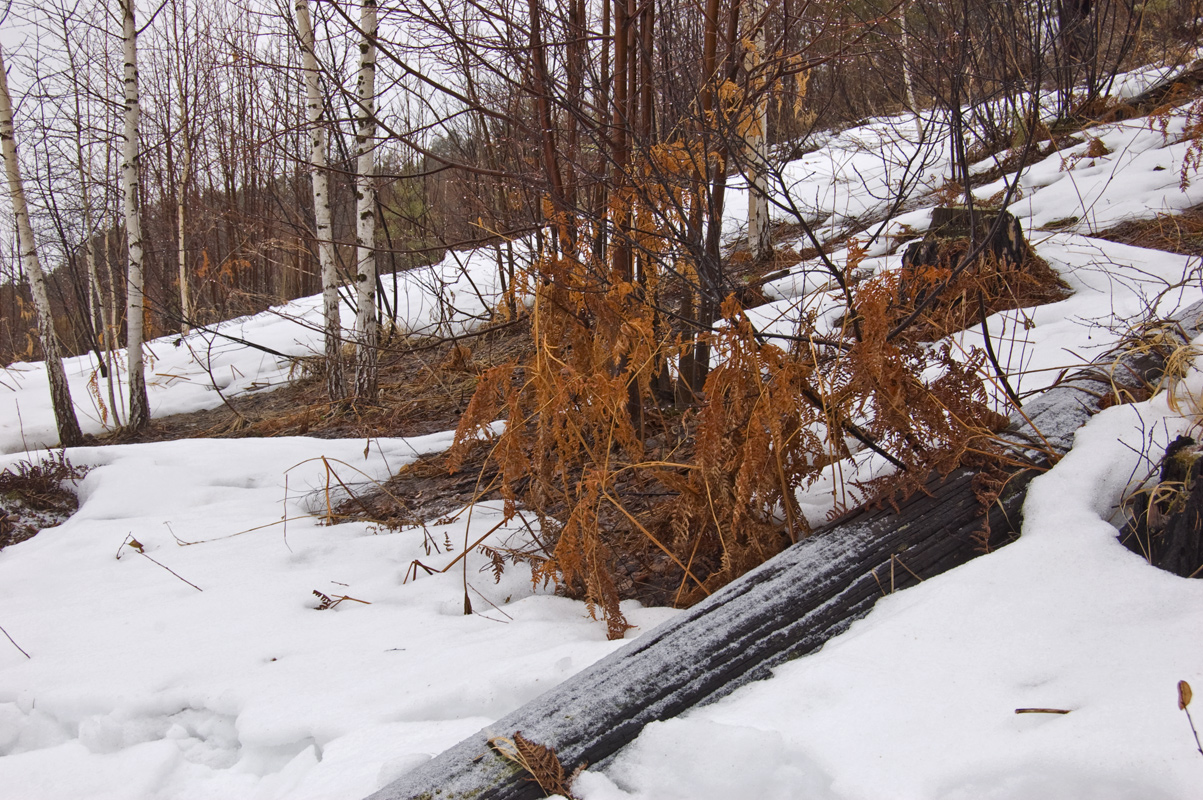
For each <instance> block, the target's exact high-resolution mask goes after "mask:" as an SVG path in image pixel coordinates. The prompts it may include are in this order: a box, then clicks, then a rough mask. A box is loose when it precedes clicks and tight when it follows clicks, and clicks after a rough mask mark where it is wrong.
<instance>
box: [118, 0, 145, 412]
mask: <svg viewBox="0 0 1203 800" xmlns="http://www.w3.org/2000/svg"><path fill="white" fill-rule="evenodd" d="M121 12H122V18H123V25H122V44H123V47H122V53H123V56H124V60H125V76H124V80H125V147H124V149H123V150H122V154H121V182H122V184H123V187H124V194H125V235H126V240H127V241H128V245H129V261H128V270H129V272H128V275H127V277H126V297H125V308H126V350H127V354H128V358H129V423H128V424H129V427H130V428H131V429H132V430H140V429H141V428H144V427H145V426H146V424H147V423H148V422H150V401H149V400H148V399H147V397H146V375H145V374H144V372H143V366H142V314H143V307H144V305H145V303H146V299H145V296H144V295H143V273H142V211H141V208H140V207H139V203H138V184H139V175H138V172H139V160H140V157H141V156H140V153H139V152H138V150H139V146H138V119H139V117H140V116H141V108H140V107H139V104H138V41H137V37H138V29H137V27H136V26H135V23H134V0H121Z"/></svg>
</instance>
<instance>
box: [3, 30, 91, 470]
mask: <svg viewBox="0 0 1203 800" xmlns="http://www.w3.org/2000/svg"><path fill="white" fill-rule="evenodd" d="M0 149H2V150H3V153H4V171H5V174H6V175H7V177H8V192H9V197H10V198H11V200H12V207H13V216H14V217H15V218H16V223H17V249H18V251H19V252H20V255H21V263H22V265H23V266H24V267H25V274H26V275H28V276H29V288H30V294H31V295H32V297H33V307H34V317H35V320H36V323H37V328H38V338H39V340H40V341H41V344H42V355H43V357H44V358H45V359H46V374H47V375H48V376H49V379H50V399H51V402H52V403H53V406H54V419H55V422H56V424H57V426H58V437H59V444H60V445H61V446H62V447H74V446H75V445H78V444H80V443H81V442H82V440H83V434H82V433H81V432H80V429H79V421H78V420H77V419H76V418H75V406H74V405H73V404H72V402H71V389H70V386H68V384H67V375H66V373H65V372H64V371H63V362H62V359H61V358H60V357H59V344H58V337H57V336H56V335H55V332H54V317H53V315H52V314H51V311H50V298H49V297H48V296H47V293H46V278H45V276H44V275H43V274H42V265H41V263H40V262H39V261H38V251H37V245H36V243H35V241H34V237H33V226H32V225H30V222H29V207H28V205H27V204H26V202H25V187H24V186H23V185H22V183H21V166H20V164H19V163H18V161H17V142H16V137H15V130H14V127H13V103H12V96H11V95H10V94H9V91H8V72H7V70H6V68H5V65H4V54H3V52H0Z"/></svg>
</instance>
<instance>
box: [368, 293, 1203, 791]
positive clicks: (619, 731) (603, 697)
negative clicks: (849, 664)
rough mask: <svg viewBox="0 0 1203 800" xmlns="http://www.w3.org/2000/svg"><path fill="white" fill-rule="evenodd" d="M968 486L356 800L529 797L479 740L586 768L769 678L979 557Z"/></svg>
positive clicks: (735, 595)
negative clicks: (502, 740) (509, 741)
mask: <svg viewBox="0 0 1203 800" xmlns="http://www.w3.org/2000/svg"><path fill="white" fill-rule="evenodd" d="M1178 322H1179V324H1180V326H1181V329H1182V332H1183V333H1184V334H1185V335H1186V337H1187V338H1188V339H1189V338H1191V337H1193V336H1195V335H1197V334H1198V332H1199V330H1200V326H1201V325H1203V304H1196V305H1195V306H1192V307H1191V308H1190V309H1188V310H1187V311H1185V312H1183V313H1182V314H1181V315H1179V317H1178ZM1163 338H1164V337H1163ZM1166 355H1167V353H1166V352H1165V351H1164V350H1158V349H1156V348H1149V347H1144V348H1129V349H1128V354H1127V355H1124V356H1119V357H1118V358H1117V355H1116V354H1115V353H1111V354H1108V355H1107V356H1105V357H1104V358H1101V359H1099V360H1098V361H1096V362H1095V364H1094V365H1092V366H1091V367H1088V368H1086V369H1084V370H1082V371H1081V372H1079V373H1077V374H1075V375H1073V376H1071V377H1069V378H1068V379H1066V380H1064V381H1062V382H1061V383H1060V384H1059V385H1057V386H1056V387H1054V388H1052V389H1050V390H1048V391H1047V392H1045V393H1043V394H1042V395H1041V396H1039V397H1038V398H1035V399H1033V400H1031V401H1029V402H1028V403H1027V404H1026V405H1025V406H1024V409H1023V414H1022V415H1017V417H1016V418H1015V421H1014V422H1013V424H1012V426H1011V429H1010V433H1009V434H1007V435H1008V437H1009V438H1011V439H1012V440H1014V441H1016V442H1020V441H1034V442H1036V443H1038V444H1040V445H1043V446H1045V448H1046V450H1047V451H1051V452H1054V453H1056V454H1060V453H1063V452H1065V451H1066V450H1068V448H1069V446H1070V444H1071V443H1072V440H1073V436H1074V433H1075V431H1077V429H1078V428H1079V427H1080V426H1081V425H1082V424H1083V423H1085V422H1086V420H1087V419H1088V418H1089V417H1090V415H1091V414H1093V413H1095V412H1096V411H1097V410H1098V409H1099V408H1100V407H1101V406H1103V405H1108V404H1111V403H1112V402H1113V401H1114V398H1117V397H1123V396H1124V395H1126V394H1138V393H1139V392H1140V390H1141V389H1142V388H1143V387H1145V386H1147V385H1148V383H1149V382H1150V381H1151V380H1152V381H1154V382H1155V379H1156V377H1157V376H1158V375H1159V374H1160V370H1161V366H1162V365H1163V364H1164V358H1165V356H1166ZM1037 431H1038V433H1036V432H1037ZM1027 452H1029V453H1030V452H1031V450H1028V451H1027ZM1029 458H1030V456H1029ZM1047 463H1048V456H1047V455H1042V456H1039V457H1037V458H1036V459H1035V462H1034V463H1033V464H1032V466H1031V467H1028V468H1024V469H1017V470H1016V471H1015V472H1014V474H1013V476H1012V477H1011V479H1010V480H1008V481H1007V482H1006V488H1005V491H1004V493H1003V494H1002V496H1000V497H999V498H998V500H997V501H996V502H995V503H993V504H992V505H991V507H990V509H989V517H988V521H989V530H990V531H991V532H992V536H991V541H992V542H999V541H1002V540H1004V539H1006V538H1009V537H1011V536H1013V535H1014V534H1015V533H1017V532H1018V530H1019V522H1020V520H1019V515H1020V508H1021V505H1022V502H1023V498H1024V496H1025V494H1026V488H1027V484H1028V482H1029V481H1030V480H1031V478H1032V477H1033V476H1034V475H1035V474H1037V473H1038V472H1039V471H1040V470H1041V469H1042V468H1043V467H1044V466H1046V465H1047ZM973 478H974V474H973V473H971V472H969V471H965V470H962V471H958V472H954V473H953V474H951V475H949V476H948V477H947V478H944V479H940V478H939V477H938V476H936V477H933V479H932V480H931V481H930V482H929V484H928V486H927V492H926V493H922V492H921V493H917V494H916V495H915V496H913V497H911V498H910V499H909V500H907V501H906V502H905V503H902V504H901V506H900V507H899V509H898V510H897V511H895V510H894V509H893V508H890V507H885V508H866V509H860V510H858V511H855V512H852V513H850V514H849V515H847V516H845V517H844V518H842V519H840V520H837V521H836V522H833V523H832V524H830V525H828V526H826V527H825V528H823V529H821V530H819V531H816V532H815V533H814V534H813V535H812V536H810V537H808V538H806V539H804V540H803V541H801V542H799V543H798V544H796V545H794V546H793V547H791V548H789V549H788V550H786V551H785V552H783V553H781V554H780V555H778V556H777V557H776V558H774V559H772V560H771V561H769V562H767V563H765V564H763V565H761V566H760V567H758V568H757V569H755V570H753V571H751V572H749V573H748V574H747V575H744V576H743V577H742V578H740V579H739V580H736V581H734V582H732V583H731V584H729V585H728V586H726V587H725V588H724V589H722V590H721V591H719V592H716V593H715V594H714V595H713V596H711V597H709V598H707V599H706V600H705V601H703V602H701V603H699V604H698V605H696V606H694V607H693V608H691V609H689V610H688V611H686V612H684V613H682V614H681V615H680V616H678V617H676V618H674V619H673V620H671V621H669V622H667V623H665V624H664V625H661V626H660V627H658V628H656V629H655V630H653V631H651V632H649V633H647V634H645V635H643V636H641V637H640V638H638V639H636V640H635V641H633V642H631V643H630V644H629V645H627V646H625V647H623V648H622V649H621V650H618V651H617V652H615V653H613V654H611V655H610V656H608V657H606V658H604V659H602V660H601V661H599V662H598V663H596V664H594V665H593V666H592V667H590V668H589V669H586V670H584V671H583V672H581V673H580V674H578V675H576V676H574V677H572V678H569V679H568V680H566V681H564V682H563V683H562V684H560V685H559V686H557V687H555V688H554V689H551V690H550V691H548V692H547V693H545V694H543V695H541V696H540V697H538V698H536V699H535V700H533V701H531V702H530V703H528V704H526V705H525V706H523V707H521V708H519V709H517V710H516V711H514V712H512V713H511V714H509V715H507V716H505V717H504V718H502V719H500V720H498V721H497V722H496V723H495V724H493V725H492V726H490V727H489V728H487V729H485V730H482V731H480V732H479V733H477V734H475V735H474V736H471V737H469V738H468V739H465V740H464V741H462V742H460V743H459V744H458V745H456V746H454V747H452V748H451V749H449V750H447V751H445V752H443V753H442V754H441V755H439V756H437V757H436V758H434V759H432V760H431V761H428V762H426V763H425V764H423V765H421V766H419V767H417V768H416V769H414V770H412V771H410V772H408V773H406V774H405V775H403V776H401V777H400V778H398V779H397V780H395V781H393V782H392V783H391V784H389V785H388V786H386V787H384V788H383V789H381V790H380V791H378V792H376V793H375V794H373V795H371V797H370V798H369V800H419V799H421V800H436V798H437V799H438V800H450V798H475V799H476V800H525V799H526V798H535V797H541V796H543V793H542V792H541V791H540V789H539V786H538V784H536V783H535V782H534V781H533V780H532V779H531V776H530V775H529V774H527V773H526V772H525V771H522V770H520V769H518V768H517V767H516V766H514V765H513V763H512V762H510V761H507V760H505V759H503V758H502V757H501V756H500V755H498V754H497V753H496V752H495V751H494V750H493V749H491V747H490V745H489V739H490V738H491V737H494V736H503V737H513V736H514V735H515V732H521V734H522V737H523V738H524V739H525V740H528V741H530V742H535V743H537V744H539V745H543V746H546V747H550V748H553V749H554V750H555V751H556V754H557V755H558V756H559V758H560V760H561V762H562V763H563V765H564V768H565V769H566V770H571V769H573V768H574V767H576V766H578V765H580V764H586V763H587V764H593V765H596V764H598V763H599V762H602V761H604V760H605V759H607V758H609V757H610V756H612V755H614V754H615V753H616V752H617V751H618V750H619V749H620V748H622V747H623V746H624V745H626V744H628V743H629V742H631V741H632V740H633V739H634V738H635V737H636V736H637V735H638V734H639V732H640V731H641V730H642V729H643V727H644V726H645V725H647V724H648V723H649V722H653V721H656V720H664V719H668V718H670V717H674V716H676V715H678V714H680V713H681V712H683V711H685V710H687V709H689V708H692V707H694V706H697V705H704V704H706V703H710V702H713V701H714V700H716V699H718V698H720V697H723V696H724V695H727V694H729V693H730V692H732V691H734V690H735V689H736V688H737V687H739V686H742V685H743V684H746V683H748V682H749V681H753V680H758V679H760V678H766V677H768V676H769V674H770V671H771V670H772V668H773V667H775V666H777V665H779V664H781V663H782V662H784V661H787V660H789V659H792V658H796V657H798V656H802V655H805V654H807V653H810V652H813V651H815V650H817V649H818V648H820V647H821V646H822V645H823V644H824V643H825V642H827V641H828V640H829V639H831V638H832V637H834V636H836V635H838V634H840V633H841V632H843V631H844V630H846V629H847V628H848V626H849V625H850V624H851V623H852V622H853V621H855V620H857V619H860V618H861V617H863V616H865V615H866V614H868V613H869V610H870V609H871V608H872V607H873V605H874V603H875V602H876V601H877V599H878V598H879V597H882V596H883V595H885V594H888V593H889V592H891V591H894V590H897V589H901V588H905V587H907V586H910V585H913V584H915V583H916V582H917V581H918V580H920V579H926V578H928V577H931V576H934V575H937V574H939V573H941V572H944V571H946V570H948V569H951V568H952V567H955V566H958V565H959V564H962V563H964V562H966V561H968V560H969V559H971V558H974V557H975V556H977V555H979V554H980V553H981V552H982V551H983V548H982V544H983V537H982V534H981V531H982V530H983V523H984V522H985V521H986V518H985V517H984V516H983V514H982V509H981V505H980V504H979V502H978V501H977V499H976V497H975V493H974V489H973Z"/></svg>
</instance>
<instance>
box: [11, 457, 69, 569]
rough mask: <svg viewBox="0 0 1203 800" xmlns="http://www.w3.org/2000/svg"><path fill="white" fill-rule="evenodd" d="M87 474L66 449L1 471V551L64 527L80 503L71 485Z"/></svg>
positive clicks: (21, 462)
mask: <svg viewBox="0 0 1203 800" xmlns="http://www.w3.org/2000/svg"><path fill="white" fill-rule="evenodd" d="M87 472H88V470H87V468H85V467H77V466H75V465H74V464H72V463H71V461H70V460H69V459H68V458H67V456H66V452H65V451H62V450H60V451H59V452H58V453H50V454H49V455H48V456H46V457H45V458H43V459H42V460H41V461H37V462H34V461H20V462H18V463H17V464H15V465H13V466H12V467H9V468H8V469H6V470H4V471H3V472H0V550H2V549H4V548H5V547H7V546H8V545H10V544H16V543H18V542H23V541H25V540H26V539H29V538H31V537H33V536H35V535H36V534H37V533H38V531H40V530H42V529H43V528H50V527H53V526H55V525H61V524H62V523H63V522H64V521H66V519H67V518H68V517H70V516H71V515H72V514H74V513H75V510H76V509H77V508H79V501H78V499H77V498H76V496H75V491H74V490H73V489H72V488H71V484H73V483H75V482H76V481H78V480H80V479H81V478H83V476H84V475H86V474H87Z"/></svg>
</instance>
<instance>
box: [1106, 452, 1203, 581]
mask: <svg viewBox="0 0 1203 800" xmlns="http://www.w3.org/2000/svg"><path fill="white" fill-rule="evenodd" d="M1201 472H1203V450H1200V448H1199V446H1198V445H1197V444H1196V443H1195V440H1194V439H1192V438H1190V437H1189V436H1179V437H1178V438H1177V439H1175V440H1174V441H1173V442H1172V443H1171V444H1170V446H1169V447H1167V448H1166V450H1165V456H1164V457H1163V458H1162V459H1161V475H1160V479H1159V480H1158V482H1157V483H1156V484H1154V485H1152V486H1150V487H1148V488H1147V489H1145V490H1143V491H1141V492H1138V493H1136V494H1135V495H1133V496H1132V499H1131V501H1130V502H1129V503H1128V505H1127V507H1126V508H1125V514H1126V516H1127V517H1128V523H1127V524H1125V525H1124V527H1123V529H1122V530H1121V531H1120V541H1121V542H1122V543H1123V544H1124V546H1125V547H1127V548H1128V549H1129V550H1131V551H1132V552H1134V553H1138V554H1140V555H1142V556H1144V557H1145V558H1146V559H1147V560H1148V562H1149V563H1150V564H1152V565H1153V566H1155V567H1159V568H1161V569H1164V570H1166V571H1168V572H1172V573H1174V574H1175V575H1178V576H1180V577H1183V578H1198V577H1203V480H1201V479H1200V477H1201V476H1200V473H1201Z"/></svg>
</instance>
